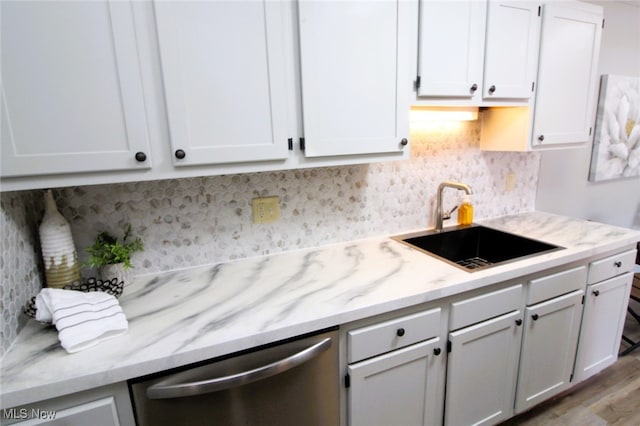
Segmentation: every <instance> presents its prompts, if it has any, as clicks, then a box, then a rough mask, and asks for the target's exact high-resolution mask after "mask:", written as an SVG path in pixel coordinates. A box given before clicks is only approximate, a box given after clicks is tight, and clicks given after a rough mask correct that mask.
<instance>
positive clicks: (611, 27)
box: [536, 1, 640, 229]
mask: <svg viewBox="0 0 640 426" xmlns="http://www.w3.org/2000/svg"><path fill="white" fill-rule="evenodd" d="M589 3H594V4H599V5H601V6H603V7H604V18H605V27H604V29H603V31H602V45H601V49H600V60H599V67H598V73H599V75H602V74H618V75H629V76H640V2H638V1H635V2H619V1H590V2H589ZM594 122H595V121H594ZM590 162H591V145H589V146H587V147H585V148H584V149H575V150H562V151H550V152H545V153H543V154H542V158H541V164H540V175H539V181H538V192H537V198H536V210H542V211H549V212H553V213H558V214H563V215H567V216H575V217H580V218H584V219H591V220H595V221H599V222H605V223H609V224H612V225H619V226H625V227H633V228H638V229H640V178H637V177H636V178H628V179H617V180H610V181H604V182H597V183H596V182H589V181H588V176H589V164H590Z"/></svg>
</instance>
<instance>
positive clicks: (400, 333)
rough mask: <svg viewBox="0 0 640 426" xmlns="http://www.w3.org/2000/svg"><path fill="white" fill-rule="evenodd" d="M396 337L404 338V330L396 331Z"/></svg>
mask: <svg viewBox="0 0 640 426" xmlns="http://www.w3.org/2000/svg"><path fill="white" fill-rule="evenodd" d="M396 335H398V337H402V336H404V328H399V329H398V330H396Z"/></svg>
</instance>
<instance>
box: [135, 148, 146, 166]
mask: <svg viewBox="0 0 640 426" xmlns="http://www.w3.org/2000/svg"><path fill="white" fill-rule="evenodd" d="M135 158H136V161H138V162H140V163H142V162H144V161H147V154H145V153H144V152H142V151H140V152H136V155H135Z"/></svg>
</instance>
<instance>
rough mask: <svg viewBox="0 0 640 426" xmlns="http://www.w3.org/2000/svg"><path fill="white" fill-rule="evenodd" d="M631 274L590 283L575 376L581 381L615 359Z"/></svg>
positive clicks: (585, 303)
mask: <svg viewBox="0 0 640 426" xmlns="http://www.w3.org/2000/svg"><path fill="white" fill-rule="evenodd" d="M632 281H633V274H632V273H628V274H625V275H621V276H619V277H616V278H612V279H610V280H607V281H604V282H601V283H599V284H595V285H592V286H589V287H588V289H587V294H586V297H585V302H584V314H583V317H582V327H581V329H580V343H579V345H578V354H577V356H576V368H575V379H576V381H580V380H584V379H586V378H588V377H590V376H592V375H594V374H596V373H598V372H600V371H602V370H603V369H604V368H606V367H608V366H610V365H611V364H613V363H614V362H615V361H616V360H617V359H618V350H619V349H620V338H621V336H622V329H623V328H624V321H625V318H626V313H627V310H626V308H627V304H628V303H629V292H630V291H631V282H632Z"/></svg>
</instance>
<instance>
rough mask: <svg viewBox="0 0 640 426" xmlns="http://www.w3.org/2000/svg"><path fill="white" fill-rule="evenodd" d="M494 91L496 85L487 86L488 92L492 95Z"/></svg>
mask: <svg viewBox="0 0 640 426" xmlns="http://www.w3.org/2000/svg"><path fill="white" fill-rule="evenodd" d="M495 91H496V86H491V87H489V93H490V94H492V95H493V92H495Z"/></svg>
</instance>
